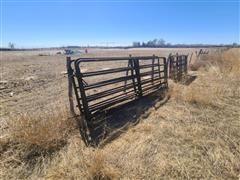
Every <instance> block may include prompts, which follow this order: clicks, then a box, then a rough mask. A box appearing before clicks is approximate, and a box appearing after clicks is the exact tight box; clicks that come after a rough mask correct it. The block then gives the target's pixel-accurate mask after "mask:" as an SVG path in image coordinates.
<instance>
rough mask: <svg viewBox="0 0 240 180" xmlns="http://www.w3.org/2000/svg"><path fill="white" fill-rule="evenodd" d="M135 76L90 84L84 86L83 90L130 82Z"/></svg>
mask: <svg viewBox="0 0 240 180" xmlns="http://www.w3.org/2000/svg"><path fill="white" fill-rule="evenodd" d="M135 77H136V76H135V75H133V76H124V77H119V78H115V79H110V80H106V81H100V82H97V83H94V84H90V85H87V86H85V88H84V89H85V90H89V89H93V88H97V87H102V86H106V85H110V84H115V83H119V82H122V81H127V80H130V79H132V78H135Z"/></svg>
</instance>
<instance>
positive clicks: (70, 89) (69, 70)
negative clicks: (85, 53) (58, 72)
mask: <svg viewBox="0 0 240 180" xmlns="http://www.w3.org/2000/svg"><path fill="white" fill-rule="evenodd" d="M66 67H67V74H68V99H69V106H70V113H71V114H72V115H73V116H75V115H76V114H75V111H74V103H73V79H72V78H73V70H72V68H71V57H69V56H67V58H66Z"/></svg>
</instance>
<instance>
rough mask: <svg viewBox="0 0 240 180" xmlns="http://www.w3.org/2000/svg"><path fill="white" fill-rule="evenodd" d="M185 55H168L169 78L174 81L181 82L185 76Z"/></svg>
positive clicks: (186, 62) (186, 64)
mask: <svg viewBox="0 0 240 180" xmlns="http://www.w3.org/2000/svg"><path fill="white" fill-rule="evenodd" d="M187 59H188V56H187V55H178V54H176V55H169V57H168V63H169V78H171V79H173V80H174V81H181V80H182V79H183V78H184V76H185V75H186V74H187V66H188V61H187Z"/></svg>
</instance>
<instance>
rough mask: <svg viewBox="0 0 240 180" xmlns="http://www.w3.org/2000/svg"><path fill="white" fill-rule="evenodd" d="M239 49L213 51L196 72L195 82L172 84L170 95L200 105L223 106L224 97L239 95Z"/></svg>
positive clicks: (229, 97) (233, 98)
mask: <svg viewBox="0 0 240 180" xmlns="http://www.w3.org/2000/svg"><path fill="white" fill-rule="evenodd" d="M239 57H240V51H238V50H234V49H233V50H232V49H230V50H228V51H225V52H224V53H223V54H221V53H219V52H218V53H215V54H212V55H210V56H209V61H207V62H205V69H202V70H200V71H199V72H198V75H199V77H198V78H197V80H196V82H194V83H192V84H191V85H189V86H184V85H180V84H174V85H173V86H172V89H171V95H172V97H175V98H176V99H178V100H184V101H186V102H190V103H194V104H202V105H212V106H218V107H224V105H225V101H226V99H228V100H229V99H231V100H236V99H239V97H240V88H239V87H240V80H239V75H240V74H239V73H240V59H239Z"/></svg>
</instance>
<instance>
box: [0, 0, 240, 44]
mask: <svg viewBox="0 0 240 180" xmlns="http://www.w3.org/2000/svg"><path fill="white" fill-rule="evenodd" d="M239 13H240V2H239V0H236V1H231V0H229V1H227V0H226V1H223V0H221V1H220V0H219V1H213V0H212V1H210V0H203V1H199V0H196V1H194V0H192V1H190V0H185V1H177V0H172V1H171V0H170V1H166V0H162V1H160V0H159V1H157V0H150V1H147V0H132V1H126V0H116V1H113V0H111V1H110V0H109V1H107V0H104V1H103V0H99V1H96V0H94V1H93V0H89V1H86V0H85V1H80V0H79V1H76V0H69V1H67V0H65V1H63V0H62V1H61V0H59V1H56V0H35V1H34V0H32V1H31V0H25V1H24V0H22V1H21V0H18V1H17V0H16V1H14V0H1V46H7V45H8V42H14V43H15V44H16V47H49V46H66V45H106V44H107V43H109V45H131V44H132V42H133V41H141V42H142V41H148V40H152V39H154V38H163V39H165V40H166V41H167V42H170V43H189V44H192V43H210V44H220V43H232V42H238V43H239V37H240V35H239V30H240V22H239V20H240V17H239V16H240V15H239Z"/></svg>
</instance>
